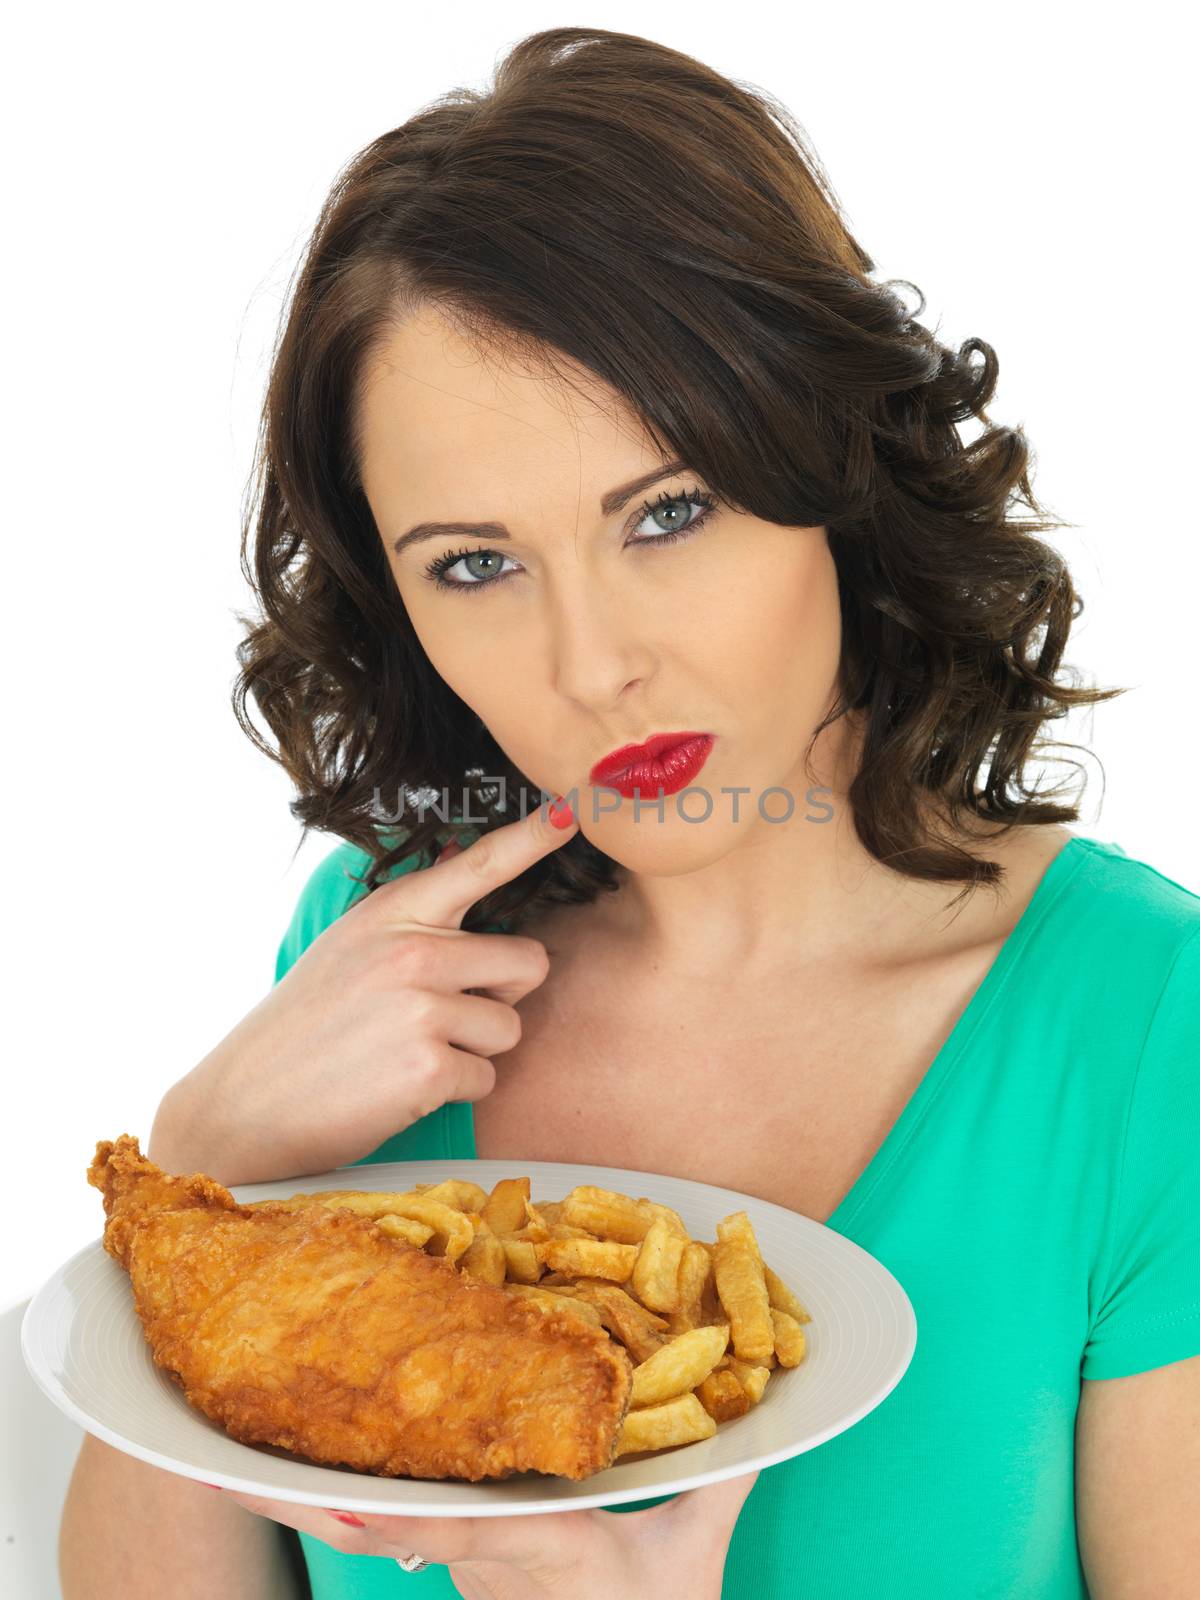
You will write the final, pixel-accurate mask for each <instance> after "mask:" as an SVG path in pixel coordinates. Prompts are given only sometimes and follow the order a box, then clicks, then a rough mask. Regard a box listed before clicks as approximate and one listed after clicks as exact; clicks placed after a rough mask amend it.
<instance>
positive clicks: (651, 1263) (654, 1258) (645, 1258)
mask: <svg viewBox="0 0 1200 1600" xmlns="http://www.w3.org/2000/svg"><path fill="white" fill-rule="evenodd" d="M687 1242H688V1241H687V1237H686V1235H685V1236H684V1237H683V1238H682V1239H681V1238H680V1237H679V1235H678V1234H677V1233H672V1232H671V1231H670V1229H669V1225H668V1223H667V1221H666V1219H665V1218H664V1217H655V1219H654V1221H653V1222H652V1223H651V1224H650V1228H649V1230H648V1232H647V1234H646V1237H645V1238H644V1239H643V1240H642V1244H641V1249H640V1250H639V1251H638V1252H637V1259H636V1260H635V1261H634V1264H633V1270H632V1271H631V1273H630V1274H629V1277H630V1281H631V1282H632V1284H633V1289H634V1293H635V1294H636V1295H637V1297H638V1299H639V1300H640V1301H641V1302H642V1304H643V1305H644V1306H649V1307H650V1309H651V1311H676V1310H678V1308H679V1263H680V1260H681V1258H682V1256H683V1248H684V1245H685V1244H686V1243H687Z"/></svg>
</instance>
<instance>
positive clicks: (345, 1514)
mask: <svg viewBox="0 0 1200 1600" xmlns="http://www.w3.org/2000/svg"><path fill="white" fill-rule="evenodd" d="M329 1515H330V1516H331V1517H336V1518H337V1519H338V1521H339V1522H345V1523H348V1524H349V1526H350V1527H352V1528H365V1527H366V1523H365V1522H363V1521H361V1520H360V1519H359V1518H358V1517H356V1516H353V1515H352V1514H351V1513H350V1512H349V1511H331V1512H330V1513H329Z"/></svg>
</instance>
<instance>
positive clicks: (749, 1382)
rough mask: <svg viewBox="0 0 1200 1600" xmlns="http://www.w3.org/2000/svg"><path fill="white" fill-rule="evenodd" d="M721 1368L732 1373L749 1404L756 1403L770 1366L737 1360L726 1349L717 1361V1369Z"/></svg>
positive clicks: (764, 1386) (760, 1397)
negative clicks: (746, 1396) (748, 1399)
mask: <svg viewBox="0 0 1200 1600" xmlns="http://www.w3.org/2000/svg"><path fill="white" fill-rule="evenodd" d="M722 1369H725V1370H728V1371H729V1372H732V1373H733V1375H734V1377H735V1378H736V1379H737V1380H738V1382H739V1383H740V1384H741V1386H742V1388H743V1389H744V1390H745V1391H746V1394H747V1395H748V1396H749V1398H750V1403H751V1405H757V1404H758V1402H759V1401H760V1400H761V1399H762V1397H763V1390H764V1389H765V1388H766V1387H767V1379H768V1378H769V1377H770V1376H771V1369H770V1367H767V1366H764V1365H763V1364H762V1363H761V1362H757V1361H739V1360H738V1358H737V1356H735V1355H734V1354H733V1352H732V1351H730V1350H727V1351H726V1352H725V1354H724V1355H723V1356H722V1357H721V1359H720V1361H718V1362H717V1371H718V1372H719V1371H721V1370H722Z"/></svg>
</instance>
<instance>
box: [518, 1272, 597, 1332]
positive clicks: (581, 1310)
mask: <svg viewBox="0 0 1200 1600" xmlns="http://www.w3.org/2000/svg"><path fill="white" fill-rule="evenodd" d="M504 1290H505V1293H506V1294H513V1295H517V1296H518V1297H519V1298H520V1299H522V1300H529V1301H532V1303H533V1304H534V1305H536V1306H537V1307H538V1308H539V1309H540V1310H542V1311H565V1312H567V1313H569V1314H570V1315H572V1316H576V1317H579V1318H580V1320H581V1321H583V1322H590V1323H592V1325H593V1326H594V1327H597V1328H599V1327H600V1326H601V1322H600V1313H599V1312H598V1311H597V1310H596V1308H595V1306H592V1305H588V1303H587V1301H585V1300H575V1299H573V1298H572V1297H571V1296H570V1295H569V1294H555V1293H554V1292H553V1291H552V1290H550V1289H542V1288H537V1287H535V1286H533V1285H532V1284H528V1283H506V1284H505V1285H504Z"/></svg>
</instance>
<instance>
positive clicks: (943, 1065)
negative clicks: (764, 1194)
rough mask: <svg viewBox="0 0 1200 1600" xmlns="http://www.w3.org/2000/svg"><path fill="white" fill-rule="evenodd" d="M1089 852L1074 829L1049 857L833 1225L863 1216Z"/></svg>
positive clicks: (842, 1228) (840, 1227) (835, 1214)
mask: <svg viewBox="0 0 1200 1600" xmlns="http://www.w3.org/2000/svg"><path fill="white" fill-rule="evenodd" d="M1086 856H1087V841H1086V840H1084V839H1081V838H1080V836H1079V835H1078V834H1075V835H1072V837H1071V838H1070V839H1068V840H1067V842H1066V844H1064V845H1063V846H1062V848H1061V849H1060V850H1059V851H1058V853H1057V854H1056V855H1055V856H1054V857H1053V858H1052V859H1051V862H1050V865H1049V866H1048V867H1047V868H1046V870H1045V871H1044V872H1043V873H1042V876H1041V877H1040V878H1039V879H1038V884H1037V887H1036V889H1034V891H1033V894H1032V895H1031V896H1030V897H1029V900H1028V902H1027V903H1026V906H1025V909H1024V911H1022V913H1021V915H1020V917H1018V919H1017V922H1016V925H1015V926H1014V928H1013V930H1012V932H1011V933H1010V934H1009V935H1008V938H1007V939H1005V941H1004V943H1003V944H1002V945H1001V946H1000V949H999V950H998V951H997V952H996V956H995V959H994V960H993V961H992V964H991V966H990V967H989V968H988V969H987V971H986V972H985V973H984V975H983V979H982V981H981V982H980V984H979V986H978V987H977V988H976V990H975V992H974V994H973V995H972V996H971V998H970V999H969V1000H968V1001H967V1004H966V1006H965V1008H964V1009H963V1011H962V1012H961V1014H960V1015H959V1018H958V1021H957V1022H956V1023H955V1024H954V1026H953V1028H951V1030H950V1033H949V1034H948V1036H947V1038H946V1041H945V1043H944V1044H943V1045H942V1048H941V1049H940V1050H939V1051H938V1053H937V1055H936V1056H935V1057H934V1058H933V1061H932V1062H931V1064H930V1065H929V1067H928V1068H927V1070H926V1072H925V1075H924V1077H923V1078H922V1079H921V1081H920V1083H918V1084H917V1087H916V1088H915V1089H914V1090H913V1092H912V1094H911V1095H910V1096H909V1099H908V1101H907V1102H906V1104H905V1107H904V1110H903V1111H901V1113H900V1115H899V1116H898V1117H897V1118H896V1121H895V1122H894V1123H893V1124H892V1126H891V1129H890V1130H889V1132H888V1134H887V1137H886V1138H885V1139H884V1141H883V1143H882V1144H881V1145H880V1146H879V1149H878V1150H876V1152H875V1154H874V1155H873V1156H872V1157H871V1159H870V1161H868V1163H867V1165H866V1167H865V1168H864V1169H863V1171H862V1172H861V1173H860V1174H859V1176H858V1178H857V1180H856V1181H855V1183H854V1184H852V1185H851V1187H850V1190H849V1192H848V1193H847V1194H846V1195H845V1196H844V1197H843V1199H842V1200H841V1202H840V1203H839V1205H838V1206H837V1207H836V1209H835V1210H834V1211H833V1212H832V1213H831V1214H830V1216H829V1218H828V1220H827V1221H826V1223H825V1226H826V1227H827V1228H835V1229H837V1231H838V1232H839V1233H844V1232H845V1231H846V1228H847V1226H848V1225H849V1223H850V1222H851V1220H852V1219H855V1218H857V1217H859V1216H860V1215H861V1213H862V1211H863V1210H864V1208H865V1207H866V1206H867V1205H868V1203H869V1202H870V1201H872V1200H876V1199H877V1198H878V1195H879V1192H880V1189H881V1185H883V1184H884V1182H885V1180H886V1179H887V1178H888V1176H889V1175H890V1173H891V1172H892V1170H893V1168H894V1167H895V1165H896V1163H897V1161H898V1160H899V1158H900V1156H901V1154H902V1153H903V1152H904V1150H906V1149H907V1148H908V1146H909V1144H911V1142H912V1140H913V1139H914V1138H915V1136H916V1134H917V1131H918V1129H919V1128H920V1127H921V1126H922V1125H923V1124H924V1121H925V1118H926V1114H927V1113H928V1111H929V1109H930V1107H931V1106H932V1105H933V1103H934V1101H935V1100H936V1099H937V1097H938V1095H939V1094H940V1093H941V1091H942V1089H943V1088H944V1087H945V1085H946V1083H947V1082H948V1080H949V1078H950V1075H951V1073H952V1072H953V1071H954V1069H955V1067H957V1066H958V1065H959V1063H960V1062H961V1061H962V1058H963V1055H964V1053H965V1051H966V1048H967V1045H968V1044H969V1043H970V1041H971V1039H972V1038H973V1037H974V1035H975V1034H976V1032H977V1031H978V1029H979V1026H980V1024H981V1023H982V1021H983V1019H984V1017H985V1016H986V1015H987V1013H988V1012H989V1011H990V1010H991V1008H992V1006H993V1005H994V1003H995V1001H996V997H997V996H998V995H999V993H1000V991H1001V989H1002V988H1003V987H1004V985H1005V983H1006V982H1007V981H1008V979H1009V978H1010V977H1011V975H1012V973H1013V971H1014V970H1015V969H1016V967H1017V965H1018V963H1019V962H1020V960H1021V957H1022V956H1023V955H1024V953H1025V952H1026V950H1027V949H1028V947H1029V942H1030V940H1031V939H1032V937H1033V934H1034V931H1035V930H1036V928H1037V926H1038V924H1039V923H1040V922H1041V920H1042V918H1043V917H1044V916H1045V914H1046V912H1047V911H1048V910H1049V908H1050V904H1051V902H1052V901H1053V900H1054V899H1055V898H1056V897H1057V895H1058V894H1059V893H1060V891H1061V890H1062V888H1063V886H1064V885H1065V884H1066V882H1067V880H1068V879H1069V878H1070V877H1072V876H1073V875H1074V873H1075V871H1076V870H1077V868H1078V867H1080V866H1081V865H1082V863H1083V862H1084V860H1085V859H1086Z"/></svg>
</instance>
